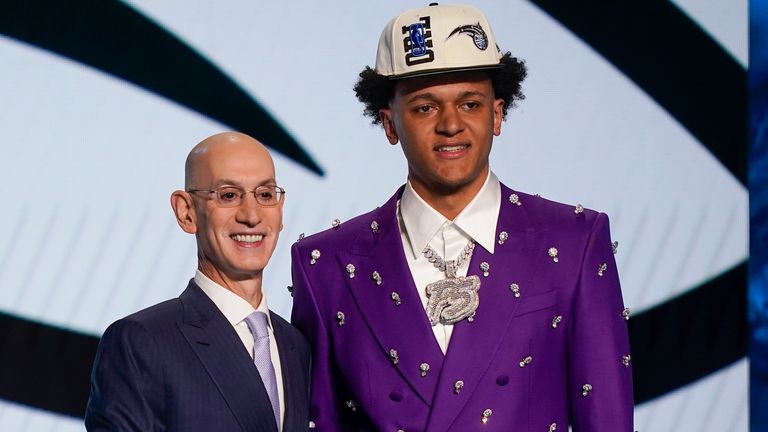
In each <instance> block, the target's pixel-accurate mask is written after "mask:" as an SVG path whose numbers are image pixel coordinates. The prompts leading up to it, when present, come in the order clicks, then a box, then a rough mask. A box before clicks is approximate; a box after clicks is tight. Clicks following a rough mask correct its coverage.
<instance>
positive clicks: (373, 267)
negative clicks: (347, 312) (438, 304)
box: [338, 189, 443, 406]
mask: <svg viewBox="0 0 768 432" xmlns="http://www.w3.org/2000/svg"><path fill="white" fill-rule="evenodd" d="M401 191H402V189H401V190H400V191H398V192H397V193H396V194H395V195H394V196H393V197H392V198H391V199H390V200H389V201H388V202H387V203H386V204H385V205H384V206H382V207H381V208H380V209H378V210H377V211H376V212H374V213H373V219H372V220H371V222H372V221H373V220H376V222H377V223H378V230H377V232H374V231H373V230H370V231H367V232H365V233H363V234H361V236H360V237H358V239H356V241H355V245H354V246H353V247H352V249H351V250H350V251H349V252H348V253H344V254H340V255H339V260H340V261H339V263H338V264H339V266H341V271H342V272H343V273H344V275H345V276H344V279H345V281H346V283H347V287H348V288H349V290H350V292H351V293H352V296H353V297H354V299H355V302H356V303H357V307H358V308H359V309H360V311H361V312H362V316H363V317H365V320H366V322H367V324H368V326H369V328H370V329H371V331H372V332H373V334H374V335H375V337H376V339H377V341H378V343H379V345H380V347H381V349H382V350H383V351H384V355H386V356H387V357H390V359H391V360H392V363H393V367H396V368H397V369H398V371H399V373H400V374H401V375H402V376H403V378H404V379H405V380H406V381H407V382H408V383H409V384H410V386H411V387H412V388H413V390H414V391H415V392H416V393H417V394H418V395H419V396H420V397H421V399H422V400H423V401H424V402H425V403H426V404H427V405H429V406H431V405H432V401H433V398H434V394H435V388H436V385H437V378H438V377H439V375H440V370H441V368H442V363H443V353H442V351H441V350H440V347H439V346H438V344H437V341H436V340H435V337H434V334H433V333H432V327H431V325H430V324H429V321H428V320H427V316H426V313H425V312H424V308H423V306H422V304H421V300H420V298H419V294H418V292H417V291H416V286H415V284H414V282H413V277H412V276H411V272H410V269H409V267H408V264H407V262H406V259H405V252H404V251H403V244H402V241H401V239H400V231H399V229H398V222H397V214H396V211H397V199H398V198H399V196H400V194H401ZM348 264H352V265H354V266H355V277H354V278H350V277H349V273H348V271H347V270H346V267H347V265H348ZM374 271H376V272H378V274H379V275H380V276H381V284H377V283H376V281H375V280H374V278H373V276H372V274H373V272H374ZM393 293H396V295H397V296H399V303H400V304H399V305H397V302H396V300H393ZM391 350H395V351H396V358H397V364H394V358H393V357H394V356H395V352H393V351H391ZM422 363H427V364H429V373H428V374H426V376H421V371H420V369H419V365H421V364H422Z"/></svg>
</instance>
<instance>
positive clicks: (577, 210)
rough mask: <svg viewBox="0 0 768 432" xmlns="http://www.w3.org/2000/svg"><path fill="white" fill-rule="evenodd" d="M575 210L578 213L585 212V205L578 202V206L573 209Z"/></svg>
mask: <svg viewBox="0 0 768 432" xmlns="http://www.w3.org/2000/svg"><path fill="white" fill-rule="evenodd" d="M573 212H574V213H575V214H577V215H579V214H582V213H584V206H583V205H581V204H576V207H575V208H574V209H573Z"/></svg>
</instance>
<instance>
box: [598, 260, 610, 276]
mask: <svg viewBox="0 0 768 432" xmlns="http://www.w3.org/2000/svg"><path fill="white" fill-rule="evenodd" d="M606 270H608V264H606V263H600V265H599V266H597V275H598V276H600V277H603V275H604V274H605V271H606Z"/></svg>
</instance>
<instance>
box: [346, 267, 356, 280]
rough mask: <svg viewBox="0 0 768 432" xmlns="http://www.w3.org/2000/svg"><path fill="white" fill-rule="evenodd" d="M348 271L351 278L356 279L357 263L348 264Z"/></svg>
mask: <svg viewBox="0 0 768 432" xmlns="http://www.w3.org/2000/svg"><path fill="white" fill-rule="evenodd" d="M347 273H349V278H350V279H354V278H355V265H354V264H347Z"/></svg>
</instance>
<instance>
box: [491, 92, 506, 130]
mask: <svg viewBox="0 0 768 432" xmlns="http://www.w3.org/2000/svg"><path fill="white" fill-rule="evenodd" d="M503 121H504V99H494V101H493V134H494V135H496V136H499V135H501V122H503Z"/></svg>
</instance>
